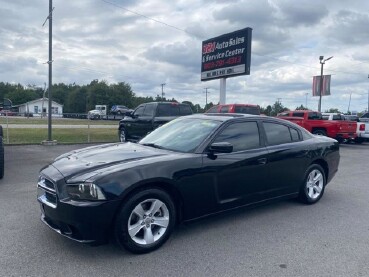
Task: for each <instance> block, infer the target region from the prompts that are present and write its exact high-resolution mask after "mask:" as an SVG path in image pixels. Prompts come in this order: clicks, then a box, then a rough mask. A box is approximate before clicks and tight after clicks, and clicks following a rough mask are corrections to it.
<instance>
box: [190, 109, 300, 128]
mask: <svg viewBox="0 0 369 277" xmlns="http://www.w3.org/2000/svg"><path fill="white" fill-rule="evenodd" d="M185 117H190V118H202V119H204V118H211V119H216V120H219V121H228V120H233V119H240V118H248V119H264V120H268V121H274V122H280V123H283V124H285V125H289V126H293V127H295V128H296V127H297V128H299V129H301V128H302V127H300V126H298V125H296V124H295V123H292V122H290V121H288V120H284V119H281V118H277V117H271V116H265V115H254V114H240V113H209V114H207V113H204V114H193V115H187V116H185Z"/></svg>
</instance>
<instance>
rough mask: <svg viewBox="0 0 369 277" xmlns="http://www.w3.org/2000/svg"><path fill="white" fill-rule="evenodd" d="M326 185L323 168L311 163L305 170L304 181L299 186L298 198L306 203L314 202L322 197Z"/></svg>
mask: <svg viewBox="0 0 369 277" xmlns="http://www.w3.org/2000/svg"><path fill="white" fill-rule="evenodd" d="M325 185H326V176H325V173H324V170H323V168H322V167H321V166H320V165H318V164H313V165H311V166H309V168H308V169H307V170H306V172H305V176H304V181H303V184H302V185H301V188H300V194H299V199H300V200H301V201H302V202H304V203H306V204H314V203H316V202H318V201H319V200H320V198H322V196H323V194H324V189H325Z"/></svg>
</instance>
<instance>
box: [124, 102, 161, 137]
mask: <svg viewBox="0 0 369 277" xmlns="http://www.w3.org/2000/svg"><path fill="white" fill-rule="evenodd" d="M155 108H156V103H147V104H143V105H141V106H139V107H138V108H137V109H136V110H135V111H134V113H133V116H132V120H131V122H130V126H129V129H128V130H127V133H128V134H129V136H130V137H131V138H133V139H135V140H139V139H141V138H142V137H144V136H146V134H147V133H148V132H151V131H152V120H153V117H154V113H155Z"/></svg>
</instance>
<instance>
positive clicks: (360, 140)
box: [354, 138, 364, 144]
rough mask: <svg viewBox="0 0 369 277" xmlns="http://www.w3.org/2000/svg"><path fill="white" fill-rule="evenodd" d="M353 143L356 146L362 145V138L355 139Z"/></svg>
mask: <svg viewBox="0 0 369 277" xmlns="http://www.w3.org/2000/svg"><path fill="white" fill-rule="evenodd" d="M354 141H355V143H357V144H362V143H363V142H364V139H363V138H355V140H354Z"/></svg>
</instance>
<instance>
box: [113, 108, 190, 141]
mask: <svg viewBox="0 0 369 277" xmlns="http://www.w3.org/2000/svg"><path fill="white" fill-rule="evenodd" d="M192 113H193V112H192V109H191V106H190V105H188V104H184V103H182V104H180V103H177V102H150V103H144V104H141V105H139V106H138V107H137V108H136V109H135V110H134V111H133V112H132V113H130V114H127V115H126V116H125V117H124V118H123V119H122V120H121V121H120V122H119V127H118V135H119V140H120V141H121V142H124V141H138V140H140V139H141V138H143V137H144V136H146V134H147V133H149V132H151V131H153V130H155V129H156V128H157V127H159V126H161V125H163V124H165V123H167V122H169V121H171V120H173V119H175V118H177V117H179V116H183V115H190V114H192Z"/></svg>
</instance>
